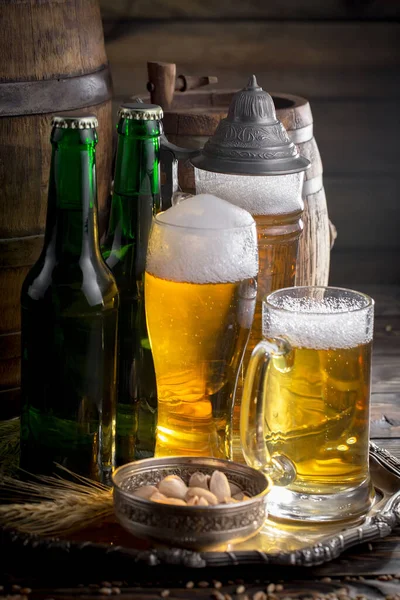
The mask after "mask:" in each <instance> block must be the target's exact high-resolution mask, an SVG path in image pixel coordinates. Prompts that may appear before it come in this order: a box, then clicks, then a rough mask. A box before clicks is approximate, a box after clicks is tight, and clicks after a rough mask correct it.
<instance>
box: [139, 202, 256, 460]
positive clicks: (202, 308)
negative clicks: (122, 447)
mask: <svg viewBox="0 0 400 600" xmlns="http://www.w3.org/2000/svg"><path fill="white" fill-rule="evenodd" d="M257 270H258V253H257V238H256V227H255V223H254V220H253V218H252V217H251V215H250V214H249V213H248V212H246V211H244V210H243V209H241V208H238V207H235V206H232V205H231V204H229V203H228V202H225V201H224V200H220V199H219V198H216V197H214V196H207V195H201V196H194V197H192V198H189V199H187V200H185V201H184V202H182V203H180V204H177V205H175V206H173V207H172V208H171V209H169V210H167V211H166V212H165V213H161V214H160V215H157V217H156V218H155V219H154V222H153V228H152V232H151V236H150V240H149V249H148V255H147V265H146V274H145V297H146V319H147V326H148V331H149V339H150V345H151V348H152V353H153V359H154V365H155V371H156V380H157V394H158V420H157V434H156V450H155V453H156V456H166V455H194V456H214V457H220V458H230V456H231V417H232V406H233V398H234V391H235V386H236V381H237V376H238V372H239V367H240V364H241V360H242V358H243V353H244V350H245V347H246V343H247V340H248V337H249V333H250V328H251V325H252V321H253V315H254V307H255V299H256V282H255V279H254V278H255V277H256V275H257Z"/></svg>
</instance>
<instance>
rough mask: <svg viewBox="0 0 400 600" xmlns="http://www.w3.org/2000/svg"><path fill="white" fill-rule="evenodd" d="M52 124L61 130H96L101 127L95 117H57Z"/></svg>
mask: <svg viewBox="0 0 400 600" xmlns="http://www.w3.org/2000/svg"><path fill="white" fill-rule="evenodd" d="M51 124H52V126H53V127H57V128H59V129H96V127H98V126H99V122H98V120H97V118H96V117H95V116H94V115H84V116H79V115H56V116H54V117H53V119H52V121H51Z"/></svg>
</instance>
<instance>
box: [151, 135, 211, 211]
mask: <svg viewBox="0 0 400 600" xmlns="http://www.w3.org/2000/svg"><path fill="white" fill-rule="evenodd" d="M160 148H161V150H160V162H161V170H162V172H163V173H164V175H165V180H164V181H163V184H162V186H161V196H162V208H163V210H165V209H167V208H169V207H170V206H171V203H172V196H173V194H174V193H175V192H177V191H179V184H178V161H179V160H184V161H186V160H190V159H192V158H194V157H195V156H197V155H198V154H199V153H200V152H201V150H199V149H190V148H182V147H181V146H177V145H176V144H173V143H172V142H170V141H169V140H168V138H167V136H166V135H165V133H163V134H162V135H161V142H160Z"/></svg>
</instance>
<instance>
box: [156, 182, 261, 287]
mask: <svg viewBox="0 0 400 600" xmlns="http://www.w3.org/2000/svg"><path fill="white" fill-rule="evenodd" d="M146 270H147V271H148V272H149V273H151V274H152V275H156V276H157V277H161V278H163V279H170V280H172V281H186V282H189V283H226V282H235V281H242V280H243V279H248V278H250V277H255V276H256V275H257V273H258V250H257V234H256V227H255V222H254V219H253V217H252V216H251V215H250V214H249V213H248V212H247V211H245V210H243V209H241V208H238V207H237V206H233V205H232V204H230V203H229V202H226V201H225V200H221V199H220V198H217V197H215V196H212V195H207V194H200V195H198V196H192V197H191V198H188V199H186V200H183V201H182V202H180V203H179V204H176V205H175V206H172V207H171V208H169V209H168V210H166V211H165V212H163V213H160V214H159V215H157V217H156V219H155V221H154V224H153V227H152V231H151V235H150V240H149V246H148V251H147V264H146Z"/></svg>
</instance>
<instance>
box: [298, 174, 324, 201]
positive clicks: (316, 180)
mask: <svg viewBox="0 0 400 600" xmlns="http://www.w3.org/2000/svg"><path fill="white" fill-rule="evenodd" d="M323 185H324V184H323V181H322V175H317V176H316V177H313V178H312V179H308V180H307V181H304V183H303V196H310V195H311V194H316V193H317V192H319V191H320V190H322V188H323Z"/></svg>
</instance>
